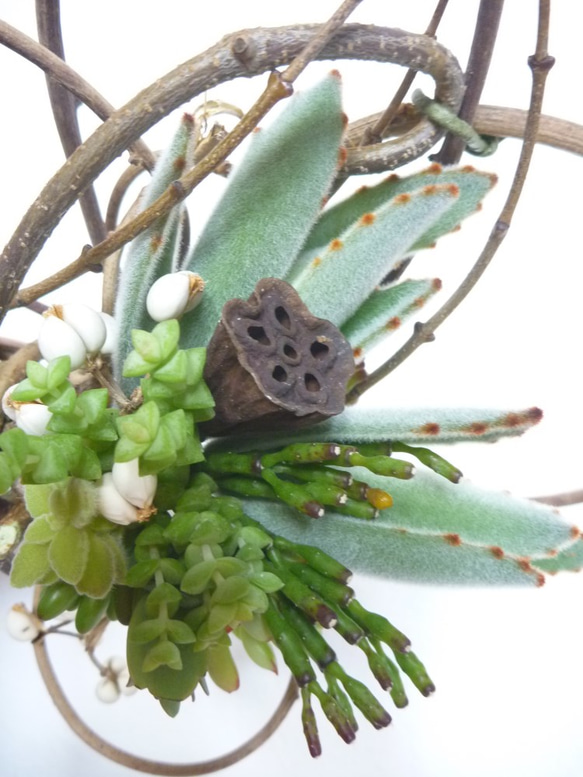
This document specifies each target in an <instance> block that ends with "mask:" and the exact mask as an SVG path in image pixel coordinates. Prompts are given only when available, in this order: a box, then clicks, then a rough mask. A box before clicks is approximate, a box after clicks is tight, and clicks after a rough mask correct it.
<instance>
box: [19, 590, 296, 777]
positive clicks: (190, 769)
mask: <svg viewBox="0 0 583 777" xmlns="http://www.w3.org/2000/svg"><path fill="white" fill-rule="evenodd" d="M38 596H39V588H38V587H37V588H36V589H35V603H34V609H35V611H36V606H37V604H38ZM33 647H34V654H35V657H36V660H37V663H38V667H39V670H40V673H41V676H42V679H43V681H44V683H45V685H46V688H47V690H48V692H49V694H50V696H51V699H52V700H53V702H54V704H55V706H56V707H57V709H58V710H59V712H60V713H61V715H62V716H63V718H64V719H65V721H66V722H67V724H68V725H69V727H70V728H71V729H72V730H73V731H74V732H75V734H77V736H79V737H80V738H81V739H82V740H83V741H84V742H85V744H86V745H89V747H91V748H93V750H96V751H97V752H98V753H100V754H101V755H103V756H105V757H106V758H109V759H110V760H111V761H115V763H119V764H122V766H127V767H128V769H136V770H137V771H140V772H144V773H146V774H161V775H170V776H171V777H190V775H198V774H210V773H211V772H217V771H219V770H221V769H226V768H227V766H232V765H233V764H234V763H237V762H238V761H240V760H241V759H242V758H245V757H246V756H248V755H249V754H250V753H252V752H253V751H254V750H257V748H258V747H260V746H261V745H262V744H263V743H264V742H265V741H266V740H267V739H269V737H270V736H271V735H272V734H273V733H275V731H277V729H278V728H279V726H280V725H281V723H282V722H283V720H284V719H285V717H286V715H287V713H288V712H289V711H290V709H291V708H292V706H293V704H294V702H295V701H296V699H297V698H298V692H297V685H296V682H295V680H294V679H293V677H292V678H291V679H290V681H289V683H288V686H287V690H286V692H285V694H284V696H283V698H282V699H281V701H280V702H279V704H278V706H277V708H276V710H275V712H274V713H273V715H272V716H271V717H270V718H269V720H268V721H267V723H266V724H265V725H264V726H263V727H262V728H261V729H260V730H259V731H258V732H257V733H256V734H255V735H254V736H252V737H251V739H249V740H248V741H247V742H244V743H243V744H242V745H240V746H239V747H236V748H235V749H234V750H231V751H230V752H229V753H226V754H225V755H222V756H219V757H218V758H211V759H209V760H208V761H199V762H195V763H183V764H172V763H166V762H164V761H152V760H150V759H148V758H141V757H140V756H137V755H133V753H128V752H127V751H126V750H122V749H121V748H119V747H116V746H115V745H112V744H110V743H109V742H106V741H105V740H104V739H102V738H101V737H100V736H99V735H98V734H96V733H95V731H93V730H92V729H91V728H89V726H88V725H87V724H86V723H85V722H84V721H83V720H82V719H81V718H80V717H79V715H78V714H77V713H76V711H75V710H74V709H73V707H72V706H71V704H70V702H69V700H68V699H67V697H66V696H65V694H64V692H63V689H62V688H61V685H60V683H59V681H58V680H57V677H56V675H55V672H54V670H53V667H52V665H51V662H50V659H49V655H48V652H47V649H46V645H45V640H44V639H40V640H38V641H37V642H35V643H34V644H33Z"/></svg>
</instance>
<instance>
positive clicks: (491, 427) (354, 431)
mask: <svg viewBox="0 0 583 777" xmlns="http://www.w3.org/2000/svg"><path fill="white" fill-rule="evenodd" d="M541 418H542V411H541V410H539V408H537V407H531V408H527V409H524V410H500V409H492V408H470V407H468V408H463V407H462V408H459V407H455V408H453V407H452V408H416V407H415V408H411V407H404V408H399V407H391V409H390V411H387V409H386V408H375V407H358V406H352V407H347V408H346V409H345V410H344V412H343V413H342V414H340V415H337V416H334V417H333V418H330V419H328V420H326V421H322V423H320V424H318V426H317V427H316V428H315V429H314V428H313V427H312V428H308V429H297V430H293V431H278V432H277V437H275V436H274V435H273V434H269V435H258V434H253V435H251V434H248V435H238V436H237V437H232V438H229V439H228V440H220V439H215V440H212V441H211V442H210V443H209V444H208V445H207V448H206V451H207V453H211V452H213V453H214V452H215V451H223V450H227V449H228V450H230V451H233V452H236V451H248V450H255V449H257V448H273V447H274V445H275V444H277V445H278V446H279V445H282V446H283V445H291V444H293V443H296V442H312V441H313V440H314V438H315V437H317V439H318V441H319V442H337V443H346V444H348V445H359V444H362V443H375V442H391V441H392V440H399V441H401V442H405V443H408V444H410V445H433V444H437V443H441V444H443V443H447V444H449V443H455V442H495V441H496V440H499V439H501V438H503V437H515V436H519V435H521V434H524V432H526V431H528V430H529V429H531V428H532V427H533V426H535V425H536V424H537V423H538V422H539V421H540V420H541Z"/></svg>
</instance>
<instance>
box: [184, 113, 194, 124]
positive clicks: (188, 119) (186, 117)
mask: <svg viewBox="0 0 583 777" xmlns="http://www.w3.org/2000/svg"><path fill="white" fill-rule="evenodd" d="M182 121H183V122H184V123H185V124H194V116H193V115H192V113H183V114H182Z"/></svg>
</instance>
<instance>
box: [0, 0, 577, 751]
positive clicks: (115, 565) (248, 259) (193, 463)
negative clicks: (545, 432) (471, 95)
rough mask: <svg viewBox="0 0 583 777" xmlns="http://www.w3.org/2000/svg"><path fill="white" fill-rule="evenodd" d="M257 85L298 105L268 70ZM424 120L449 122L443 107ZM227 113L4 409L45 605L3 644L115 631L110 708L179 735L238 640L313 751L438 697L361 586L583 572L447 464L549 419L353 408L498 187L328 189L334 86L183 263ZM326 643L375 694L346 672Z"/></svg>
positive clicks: (61, 319)
mask: <svg viewBox="0 0 583 777" xmlns="http://www.w3.org/2000/svg"><path fill="white" fill-rule="evenodd" d="M349 5H350V4H349ZM302 34H303V32H302ZM362 34H363V35H365V33H364V32H363V33H362ZM400 35H402V33H400V31H395V37H396V39H397V40H400V37H399V36H400ZM419 37H420V36H419ZM407 40H409V39H407ZM411 40H413V39H412V38H411ZM408 45H409V44H408ZM411 45H413V44H411ZM245 52H246V50H243V49H242V51H240V52H239V59H241V61H243V59H244V57H243V55H246V54H245ZM440 56H441V55H440ZM242 58H243V59H242ZM448 62H449V60H448ZM447 67H450V70H448V69H447ZM447 67H444V68H443V70H444V72H445V73H446V75H445V76H443V80H444V82H447V83H450V82H454V81H455V80H456V78H458V76H457V75H456V72H457V71H455V68H453V66H451V65H450V64H449V65H448V66H447ZM442 87H443V85H440V87H439V88H442ZM443 88H445V87H443ZM270 89H271V90H272V91H275V92H277V91H278V90H279V97H278V99H281V98H282V97H285V96H287V95H288V94H289V92H290V91H291V88H290V86H289V84H288V83H287V82H284V79H281V78H280V79H279V82H278V77H277V74H272V76H271V79H270V85H269V87H268V90H267V92H266V94H267V93H268V92H269V90H270ZM448 102H449V103H450V104H449V109H451V110H450V111H449V114H448V110H447V107H446V110H445V111H444V113H445V115H446V119H445V120H449V119H448V118H447V116H448V115H449V116H450V118H451V116H452V115H453V114H452V112H453V113H455V111H456V110H457V107H458V105H457V104H455V100H453V98H451V100H450V99H449V98H448V97H447V95H446V96H443V95H442V103H443V104H445V105H446V106H447V104H448ZM415 104H416V105H417V106H418V108H419V110H421V108H420V107H419V106H421V105H422V106H423V110H426V112H427V113H428V114H429V115H430V117H431V121H432V122H438V123H439V121H441V118H440V116H441V114H440V111H441V109H442V105H441V104H440V103H438V102H435V101H428V100H427V99H426V98H424V97H422V96H421V97H419V96H417V98H416V103H415ZM221 112H226V113H235V114H236V115H239V113H240V112H238V110H237V109H234V108H233V107H232V106H230V105H226V104H223V103H220V102H219V103H216V102H213V103H211V104H209V105H205V106H203V108H202V109H201V110H200V111H195V112H194V113H185V114H184V115H183V118H182V120H181V122H180V124H179V126H178V128H177V130H176V132H175V135H174V137H173V139H172V141H171V143H170V145H169V146H168V148H167V150H166V151H165V152H164V153H163V154H162V155H161V156H160V157H159V158H158V159H157V161H156V165H155V167H154V169H153V173H152V176H151V178H150V181H149V183H148V185H147V186H146V188H145V189H144V191H143V192H142V194H141V196H140V199H139V205H138V220H139V218H140V216H142V215H143V216H148V214H150V216H149V217H148V220H147V222H145V223H146V224H147V225H146V227H145V228H144V225H143V224H142V225H141V227H140V230H139V234H137V236H136V237H134V239H133V240H132V241H131V242H129V243H128V245H127V247H126V249H125V252H124V256H123V262H122V268H121V272H120V275H119V282H118V283H117V288H116V294H115V305H114V315H113V316H112V315H108V313H106V312H102V311H97V310H93V309H91V308H89V307H88V306H86V305H84V304H80V303H77V302H75V303H67V302H64V303H63V304H56V305H52V306H51V307H50V308H48V309H47V310H46V311H45V312H44V320H43V324H42V327H41V331H40V333H39V337H38V350H39V353H40V358H39V359H38V360H37V359H36V358H35V357H33V358H32V359H30V360H29V361H28V362H27V363H26V376H25V377H24V378H23V379H22V380H18V381H17V382H16V383H14V385H11V386H10V387H9V388H7V389H6V390H5V391H4V394H3V397H2V409H3V412H4V416H5V424H4V427H3V431H2V432H1V433H0V494H2V496H3V499H4V500H6V501H9V502H11V503H14V504H16V505H19V506H21V509H22V510H24V513H25V519H24V520H22V516H21V517H20V518H19V520H18V521H16V522H2V523H0V548H1V549H2V554H1V557H2V558H4V557H6V558H8V557H10V566H11V571H10V580H11V583H12V585H13V586H15V587H17V588H28V587H31V586H35V587H36V597H35V605H34V607H33V611H29V610H28V609H27V608H25V607H24V606H23V605H18V606H16V607H15V608H14V609H13V610H12V611H11V613H10V615H9V620H8V627H9V631H10V633H11V634H12V635H13V636H15V637H16V638H17V639H22V640H26V641H33V642H36V643H39V642H42V640H44V639H45V637H46V636H47V635H49V634H51V633H53V632H59V631H60V630H62V629H63V624H69V623H73V624H74V626H75V629H76V633H77V634H78V635H79V636H80V638H82V639H83V640H84V641H85V644H86V646H88V652H89V653H90V655H92V649H93V646H94V645H95V644H96V643H97V641H98V640H99V637H100V635H101V633H102V632H103V630H104V629H105V628H106V626H107V624H109V623H111V622H113V621H117V622H119V623H120V624H122V625H123V626H124V627H126V655H125V660H123V661H122V660H119V659H112V660H110V661H109V662H108V664H107V665H106V666H100V672H101V676H102V680H101V682H100V685H99V687H98V696H99V698H100V699H101V700H102V701H106V702H111V701H115V700H116V699H117V698H118V697H119V696H120V694H121V693H123V692H127V691H131V690H135V689H140V690H142V691H147V692H149V694H150V695H151V696H152V697H153V699H155V700H157V701H158V702H159V704H160V706H161V708H162V709H163V710H164V712H165V713H167V714H168V715H169V716H171V717H174V716H176V715H177V714H178V713H179V711H180V710H181V708H182V707H186V706H187V704H186V702H188V701H189V700H191V699H195V698H197V700H198V696H199V691H201V690H202V691H204V692H205V693H208V692H209V691H210V692H212V686H213V685H214V686H217V687H218V688H220V689H222V690H223V691H227V692H229V693H230V692H233V691H235V690H237V688H238V687H239V676H238V669H237V666H236V663H235V660H234V657H233V651H232V647H233V644H234V643H235V642H239V643H241V645H242V646H243V648H244V650H245V652H246V653H247V655H248V656H249V658H250V660H251V661H253V662H255V663H256V664H257V665H258V666H260V667H262V668H264V669H266V670H269V671H277V665H278V662H279V663H280V664H281V663H282V662H283V664H285V665H286V666H287V668H288V670H289V672H290V674H291V677H292V680H293V683H294V687H295V689H296V691H295V694H296V696H299V698H300V700H301V712H300V717H301V725H302V727H303V732H304V736H305V739H306V743H307V747H308V750H309V753H310V754H311V755H312V756H318V755H320V753H321V750H322V746H321V743H320V737H319V733H318V726H319V725H320V724H319V722H318V721H319V720H320V719H323V720H327V721H328V722H329V723H330V724H331V725H332V727H333V728H334V729H335V731H336V732H337V734H338V735H339V736H340V737H341V738H342V739H343V740H344V741H345V742H351V741H352V740H353V739H354V738H355V736H356V732H357V729H358V725H359V720H360V719H361V718H364V719H365V720H366V721H368V722H369V723H370V724H371V725H372V726H373V727H374V728H384V727H386V726H387V725H388V724H389V723H390V721H391V715H390V713H389V711H388V710H387V709H386V708H385V706H389V705H386V704H385V701H383V700H382V699H383V697H384V696H385V694H384V692H388V695H389V696H390V699H391V702H392V704H393V705H394V706H395V707H396V708H402V707H405V706H406V705H407V703H408V697H407V694H408V689H407V683H408V682H410V683H411V684H412V685H413V687H414V688H416V689H417V690H418V691H419V692H420V693H421V694H422V695H423V696H428V695H430V694H431V693H432V692H433V691H434V690H435V686H434V683H433V681H432V680H431V677H430V675H429V673H428V671H427V670H426V668H425V666H424V664H423V663H422V661H421V660H420V659H419V658H418V656H417V655H416V653H415V652H413V650H412V649H411V643H410V641H409V639H408V637H406V636H405V635H404V634H403V633H402V632H401V631H400V630H399V629H398V628H397V627H396V626H395V625H393V624H392V623H391V621H390V620H389V619H388V617H387V616H388V615H390V613H385V612H382V613H377V612H373V611H371V610H369V609H367V603H366V601H364V600H363V601H361V599H360V598H358V594H357V591H356V590H355V588H353V587H352V586H351V578H352V573H353V572H357V573H358V572H362V573H365V574H369V575H370V574H372V575H376V576H379V577H384V578H392V579H396V580H405V581H413V582H420V583H427V584H462V585H468V584H469V585H490V586H501V585H522V586H533V587H537V586H540V585H542V583H543V582H544V579H545V575H546V574H555V573H558V572H563V571H577V570H579V569H580V567H581V566H582V564H583V539H582V536H581V533H580V531H579V529H577V528H576V527H575V526H573V525H570V524H569V523H568V522H567V521H565V520H563V519H562V518H561V517H560V516H559V515H558V514H557V513H556V511H555V510H554V509H552V508H551V507H549V506H547V505H545V504H541V503H538V502H534V501H529V500H525V499H518V498H515V497H513V496H511V495H509V494H501V493H493V492H490V491H487V490H485V489H482V488H480V487H479V486H477V485H474V484H473V483H468V482H466V481H465V480H464V479H463V476H462V472H461V470H460V469H459V468H458V464H460V465H461V464H462V462H457V461H456V462H455V463H453V462H452V461H450V460H449V458H450V457H449V456H448V457H447V458H444V456H443V455H442V452H443V447H442V446H444V445H452V444H455V443H457V442H468V441H471V442H475V443H478V442H489V443H492V442H496V441H497V440H500V439H501V438H504V437H512V436H517V435H521V434H523V433H525V432H527V431H528V430H529V429H530V428H531V427H533V426H534V425H536V424H537V423H538V422H539V421H540V419H541V417H542V412H541V411H540V410H539V409H538V408H536V407H531V408H508V409H506V410H500V409H497V408H488V407H476V408H473V409H471V408H470V409H468V408H464V409H460V408H456V407H450V408H443V407H440V408H432V407H421V408H414V409H411V408H398V407H394V406H392V405H391V404H390V403H389V402H387V404H386V406H383V407H375V408H372V407H369V406H364V407H362V406H361V405H360V404H359V402H358V400H359V398H360V396H361V395H362V394H364V393H365V392H366V390H367V389H368V388H369V387H370V386H371V385H373V383H375V382H377V381H378V380H380V379H381V378H382V374H381V373H382V370H381V371H378V370H377V371H375V372H374V373H372V374H371V373H370V372H369V371H368V363H369V360H370V359H371V356H372V357H374V355H375V354H377V353H379V351H380V352H384V353H386V352H387V351H388V350H389V349H390V347H391V339H390V338H391V336H392V335H393V334H394V333H395V332H396V331H398V330H399V329H400V328H401V327H402V325H403V324H404V323H406V322H407V321H408V320H411V319H413V317H414V316H416V314H417V312H418V311H419V309H420V308H421V307H422V306H423V305H424V304H425V303H426V302H427V301H428V300H429V299H430V298H432V297H433V296H434V295H436V294H438V293H439V291H440V289H441V282H440V281H439V279H437V278H434V277H431V278H426V279H419V278H408V277H407V271H408V267H409V265H410V264H411V262H412V261H414V259H415V256H416V254H417V253H419V252H423V251H426V250H428V249H431V248H432V247H433V246H434V245H435V243H436V241H437V240H439V239H440V238H441V237H442V236H444V235H446V234H449V233H451V232H454V231H456V230H457V229H458V228H459V226H460V224H461V223H462V222H464V221H465V219H467V218H470V217H472V218H473V217H475V216H474V214H475V213H476V212H477V211H479V210H480V207H481V203H482V200H483V199H484V198H485V197H486V196H487V195H488V192H489V191H490V189H491V188H492V187H493V186H494V185H495V184H496V177H495V176H494V175H492V174H490V173H488V172H485V171H482V170H480V169H476V168H475V167H474V166H468V165H466V166H449V165H445V166H442V165H441V164H438V163H433V164H430V165H429V166H427V167H426V168H425V169H422V170H421V171H418V170H417V171H415V172H413V173H411V174H400V175H397V174H394V173H393V174H390V175H388V176H387V177H385V178H384V179H383V180H382V181H380V182H379V181H376V182H375V183H374V184H371V185H364V186H362V187H361V188H360V189H358V190H357V191H356V192H355V193H353V194H352V195H349V196H346V197H342V192H341V191H340V192H338V190H339V189H341V185H342V182H343V180H344V179H345V178H346V177H347V173H346V158H347V151H346V142H347V137H346V119H345V116H344V114H343V111H342V102H341V79H340V75H339V73H338V72H337V71H335V70H334V71H332V72H330V73H329V74H328V75H327V76H326V77H325V78H324V79H322V80H321V81H320V82H319V83H318V84H316V85H315V86H314V87H312V88H311V89H307V90H305V91H300V92H298V93H297V94H295V95H293V97H291V98H290V99H289V101H288V104H287V105H286V107H285V108H284V110H283V111H282V112H281V114H279V116H278V117H277V118H276V119H275V121H273V122H272V123H271V124H270V125H269V126H268V127H267V128H261V129H257V130H256V131H255V132H254V133H253V135H252V137H251V139H250V143H249V146H248V148H247V150H246V154H245V156H244V157H243V158H242V160H241V161H240V162H238V163H237V164H236V165H235V167H234V169H233V170H232V171H229V175H228V181H227V184H226V186H225V189H224V193H223V195H222V197H221V198H220V200H219V202H218V203H217V205H216V208H215V210H214V212H213V213H212V215H211V217H210V219H209V220H208V222H207V224H206V226H204V228H203V229H202V231H201V233H200V236H199V237H198V238H197V239H196V240H194V241H193V244H192V245H191V239H190V232H189V221H190V220H192V219H193V218H194V219H196V214H193V213H192V212H189V210H188V209H187V204H186V203H187V200H186V194H187V192H186V190H185V188H184V185H183V183H182V182H183V181H185V180H190V179H189V175H190V173H191V171H192V173H193V176H194V172H196V170H197V169H198V167H197V164H199V163H200V162H201V159H202V164H204V163H205V159H209V158H210V156H211V154H210V152H209V149H210V150H211V152H212V149H213V148H214V147H215V146H216V144H217V138H216V137H215V134H217V135H220V134H221V128H220V127H217V126H214V127H210V126H209V122H208V120H209V118H210V116H211V115H214V114H218V113H221ZM405 120H407V118H406V117H405ZM452 121H453V119H452ZM242 123H243V122H242ZM427 124H428V126H430V129H431V132H433V131H434V128H433V125H432V124H431V123H430V122H427ZM458 129H459V128H458ZM464 131H465V129H464V127H462V128H461V129H459V132H460V133H461V134H463V132H464ZM432 137H433V136H432ZM239 140H240V138H239ZM424 142H425V141H424ZM427 143H429V141H427ZM478 146H479V147H480V149H481V153H490V151H491V148H490V146H488V151H487V152H485V151H484V149H483V148H482V146H481V145H480V144H478ZM419 148H420V149H421V145H420V146H419ZM419 153H421V151H420V152H419ZM211 169H214V170H215V171H218V172H222V173H224V172H225V169H224V168H222V169H221V168H219V167H217V165H211V163H210V162H209V170H211ZM193 181H194V177H193ZM66 188H67V187H62V189H63V191H65V190H66ZM168 192H170V193H172V192H174V195H172V197H173V198H174V199H172V202H171V203H170V206H168V203H167V204H166V206H165V207H163V208H161V209H160V212H159V215H157V216H156V217H152V216H151V214H152V211H153V210H155V209H156V207H158V205H159V204H160V202H161V201H162V200H163V199H164V198H165V197H167V195H168ZM63 196H65V195H63ZM67 196H68V195H67ZM55 207H57V206H55ZM59 207H60V206H59ZM47 209H48V208H47ZM476 218H477V217H476ZM35 239H36V238H35ZM105 242H106V241H105V240H104V243H105ZM97 248H99V246H98V247H97ZM92 250H95V249H89V252H91V251H92ZM6 256H8V257H9V251H8V253H7V254H6ZM0 296H1V295H0ZM0 301H1V300H0ZM419 332H420V336H421V337H423V336H425V335H424V333H423V332H421V330H419ZM434 446H438V447H439V451H440V452H437V451H436V450H434ZM333 632H336V634H338V635H339V636H340V637H341V638H342V639H343V640H344V642H345V643H347V646H346V648H345V649H346V650H348V646H352V647H353V649H356V650H359V651H362V654H364V657H365V659H366V662H367V664H368V668H369V670H370V676H369V677H366V676H365V677H360V676H359V677H356V676H352V674H351V673H349V672H348V671H347V670H346V669H345V667H344V665H343V652H342V651H340V650H336V649H335V648H333V647H332V644H336V643H335V642H334V639H329V638H328V635H330V634H332V633H333ZM90 648H91V649H90ZM403 675H405V676H406V677H407V678H408V679H407V680H405V679H404V677H403ZM371 680H372V681H374V682H376V684H378V686H379V691H378V692H377V693H374V692H373V691H372V690H371V685H374V682H371ZM315 702H317V704H315ZM197 703H204V702H200V701H198V702H197ZM225 703H228V702H225Z"/></svg>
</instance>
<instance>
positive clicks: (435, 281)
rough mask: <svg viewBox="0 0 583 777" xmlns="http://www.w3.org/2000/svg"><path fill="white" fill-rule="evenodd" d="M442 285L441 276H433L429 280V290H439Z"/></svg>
mask: <svg viewBox="0 0 583 777" xmlns="http://www.w3.org/2000/svg"><path fill="white" fill-rule="evenodd" d="M442 286H443V283H442V282H441V278H434V279H433V280H432V281H431V290H432V291H441V287H442Z"/></svg>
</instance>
